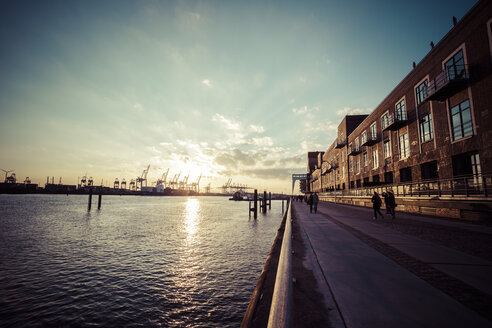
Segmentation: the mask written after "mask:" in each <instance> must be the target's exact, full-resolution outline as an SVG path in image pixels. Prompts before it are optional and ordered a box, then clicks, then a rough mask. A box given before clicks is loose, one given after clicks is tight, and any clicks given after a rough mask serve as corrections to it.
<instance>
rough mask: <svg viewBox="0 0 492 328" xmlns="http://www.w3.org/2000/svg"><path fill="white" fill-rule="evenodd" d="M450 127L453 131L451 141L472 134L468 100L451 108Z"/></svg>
mask: <svg viewBox="0 0 492 328" xmlns="http://www.w3.org/2000/svg"><path fill="white" fill-rule="evenodd" d="M451 125H452V130H453V140H458V139H461V138H464V137H467V136H471V135H472V134H473V124H472V118H471V109H470V100H469V99H467V100H465V101H463V102H462V103H461V104H458V105H456V106H454V107H452V108H451Z"/></svg>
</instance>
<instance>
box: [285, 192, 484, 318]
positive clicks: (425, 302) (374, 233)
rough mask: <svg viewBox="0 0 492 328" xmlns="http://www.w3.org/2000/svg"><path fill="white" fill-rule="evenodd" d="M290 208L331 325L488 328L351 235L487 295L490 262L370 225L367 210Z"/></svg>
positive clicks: (473, 314) (472, 313)
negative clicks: (360, 235) (363, 237)
mask: <svg viewBox="0 0 492 328" xmlns="http://www.w3.org/2000/svg"><path fill="white" fill-rule="evenodd" d="M293 206H294V209H295V213H296V219H297V222H298V223H299V225H300V228H301V229H302V230H303V232H304V236H303V237H304V239H305V244H306V245H307V247H308V248H311V250H312V252H311V254H309V255H308V256H307V259H306V266H309V267H310V268H311V269H312V270H313V272H314V274H315V277H316V279H317V282H318V286H319V288H320V290H321V292H322V293H323V294H324V296H325V300H326V303H327V304H326V307H327V308H333V309H335V310H334V311H332V313H331V317H332V318H333V320H332V322H333V325H334V326H335V327H492V322H491V321H489V320H487V319H486V318H484V317H482V316H480V315H479V314H477V313H476V312H475V311H473V310H471V309H469V308H468V307H466V306H464V305H463V304H461V303H460V302H458V301H456V300H455V299H454V298H452V297H450V296H448V295H447V294H445V293H443V292H442V291H440V290H438V289H436V288H435V287H433V286H432V285H430V284H429V283H427V282H426V281H424V280H422V279H421V278H419V277H417V276H416V275H415V274H413V273H412V272H410V271H408V270H407V269H405V268H404V267H402V266H401V265H399V264H398V263H397V262H395V261H393V260H391V259H390V258H388V257H386V256H384V255H383V254H381V253H380V252H378V251H376V250H375V249H374V248H372V247H371V246H369V245H368V244H366V243H364V242H363V241H361V240H360V239H359V238H357V237H356V236H354V234H353V233H351V232H350V229H354V231H358V232H361V233H363V234H364V235H367V236H369V237H371V238H374V239H376V240H378V241H380V242H382V243H384V244H386V245H389V246H391V247H393V248H395V249H397V250H399V251H401V252H403V253H405V254H408V255H409V256H411V257H412V258H415V259H417V260H419V261H421V262H423V263H425V264H426V265H430V266H432V267H433V268H434V269H436V270H439V271H441V272H444V273H445V274H447V275H449V276H452V277H454V278H455V279H458V280H460V281H463V282H465V283H466V284H468V285H470V286H473V287H474V288H476V289H478V290H480V291H482V292H484V293H486V294H488V295H492V283H491V279H490V277H492V263H490V262H488V261H485V260H483V259H479V258H476V257H473V256H470V255H467V254H464V253H461V252H459V251H455V250H452V249H449V248H447V247H443V246H439V245H436V244H433V243H430V242H428V241H424V240H421V239H418V238H415V237H412V236H408V235H405V234H402V233H400V232H397V231H394V230H392V229H389V228H386V227H383V226H380V225H377V224H374V222H373V221H372V220H371V219H370V218H371V217H372V210H371V209H365V208H358V207H353V206H344V205H335V204H330V203H326V204H325V203H322V204H320V206H319V209H318V214H309V207H308V206H306V205H305V204H301V203H296V202H294V203H293ZM405 215H407V214H405ZM418 219H421V220H422V219H424V220H434V221H432V222H433V223H437V222H440V223H441V224H443V225H448V224H449V223H452V225H453V226H454V227H456V223H457V224H459V225H463V224H464V225H466V224H465V223H459V222H447V221H443V220H438V219H433V218H430V217H427V218H425V217H418ZM337 221H338V222H341V223H343V225H344V226H348V227H349V228H350V229H346V228H344V227H343V226H341V225H340V224H337ZM435 221H436V222H435ZM466 226H467V227H468V226H469V228H470V229H475V226H471V225H466ZM308 250H309V249H308ZM336 310H338V311H336Z"/></svg>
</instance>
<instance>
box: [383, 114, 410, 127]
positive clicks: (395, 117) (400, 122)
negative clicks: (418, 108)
mask: <svg viewBox="0 0 492 328" xmlns="http://www.w3.org/2000/svg"><path fill="white" fill-rule="evenodd" d="M407 124H408V119H407V113H406V112H400V113H391V114H389V115H388V123H387V125H386V126H385V127H384V128H383V131H386V130H390V131H396V130H398V129H400V128H402V127H404V126H405V125H407Z"/></svg>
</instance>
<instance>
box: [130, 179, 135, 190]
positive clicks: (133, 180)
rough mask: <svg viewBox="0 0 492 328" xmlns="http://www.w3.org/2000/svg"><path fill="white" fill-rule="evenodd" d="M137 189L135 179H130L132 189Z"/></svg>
mask: <svg viewBox="0 0 492 328" xmlns="http://www.w3.org/2000/svg"><path fill="white" fill-rule="evenodd" d="M135 189H136V185H135V179H131V180H130V190H135Z"/></svg>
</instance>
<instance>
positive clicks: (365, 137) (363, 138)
mask: <svg viewBox="0 0 492 328" xmlns="http://www.w3.org/2000/svg"><path fill="white" fill-rule="evenodd" d="M360 140H361V141H360V143H361V144H365V143H366V141H367V132H366V131H364V132H362V136H361V137H360Z"/></svg>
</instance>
